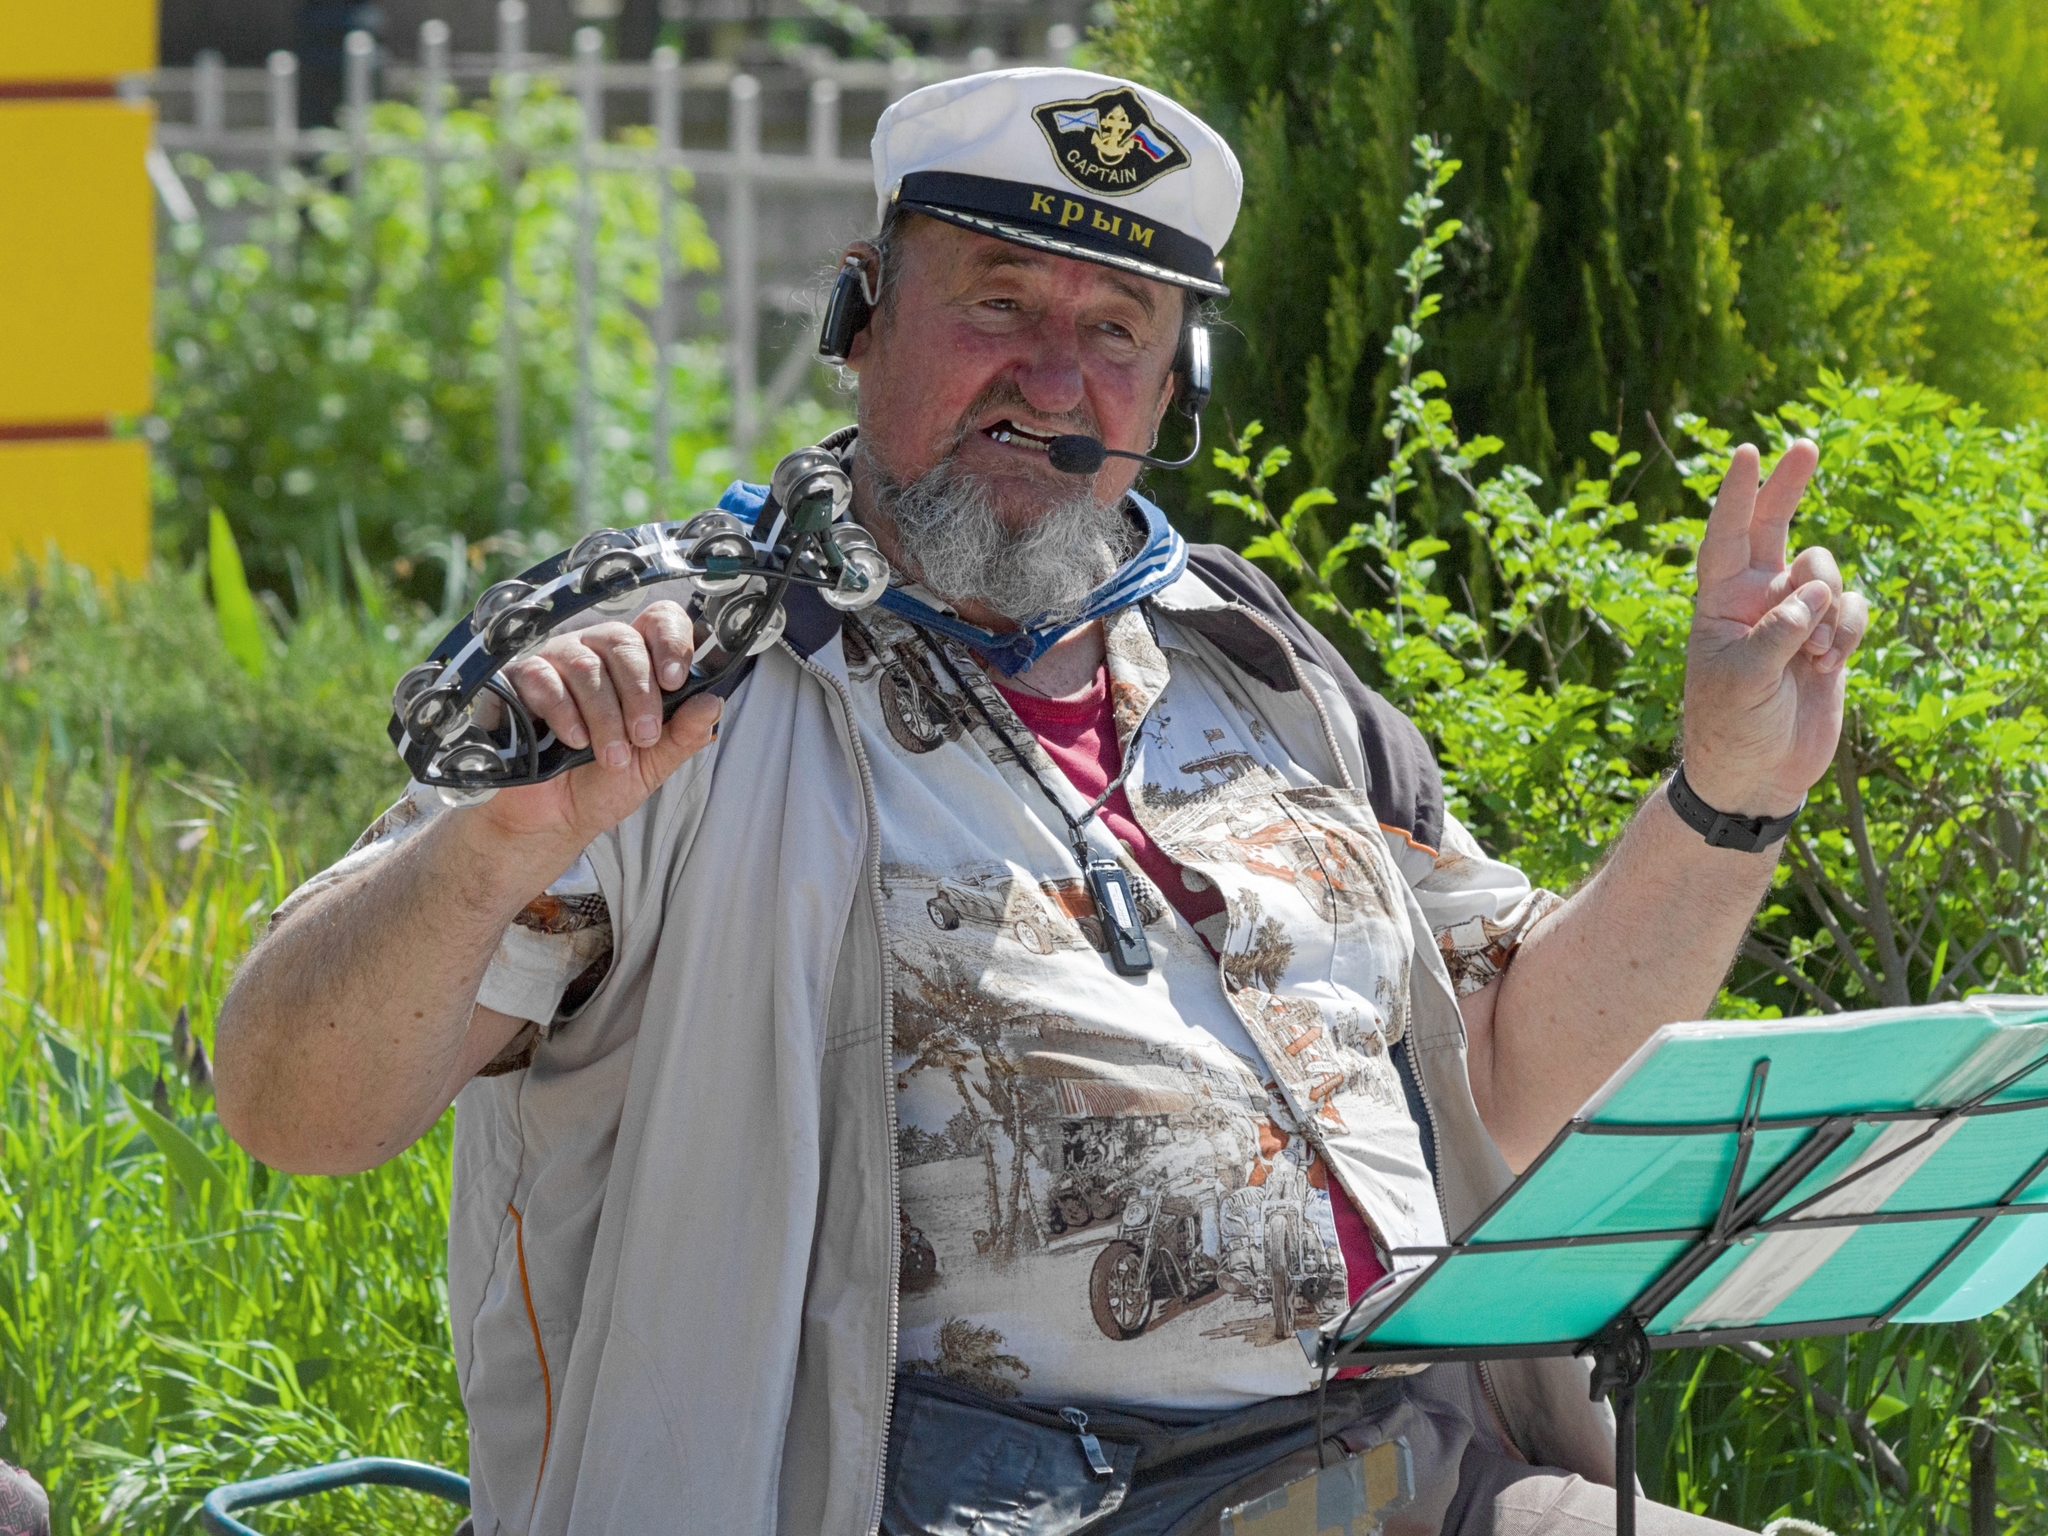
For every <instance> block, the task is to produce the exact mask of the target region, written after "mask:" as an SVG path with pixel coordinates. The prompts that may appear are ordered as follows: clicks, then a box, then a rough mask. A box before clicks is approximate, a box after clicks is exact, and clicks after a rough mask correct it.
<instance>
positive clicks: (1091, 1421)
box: [882, 1374, 1402, 1536]
mask: <svg viewBox="0 0 2048 1536" xmlns="http://www.w3.org/2000/svg"><path fill="white" fill-rule="evenodd" d="M1401 1402H1402V1387H1401V1382H1400V1380H1399V1379H1389V1380H1382V1381H1345V1382H1332V1383H1331V1384H1330V1388H1329V1394H1328V1397H1327V1399H1326V1400H1325V1402H1324V1403H1323V1425H1322V1430H1323V1436H1324V1438H1325V1441H1326V1442H1327V1441H1328V1440H1331V1439H1335V1440H1337V1441H1338V1442H1340V1445H1341V1447H1342V1449H1338V1448H1337V1447H1331V1448H1330V1453H1329V1454H1330V1455H1331V1458H1332V1459H1335V1458H1336V1457H1340V1456H1342V1455H1345V1454H1348V1453H1350V1452H1355V1451H1361V1450H1364V1449H1366V1447H1367V1446H1368V1445H1370V1444H1372V1443H1375V1441H1376V1438H1377V1437H1376V1436H1375V1434H1374V1427H1375V1426H1376V1425H1377V1424H1379V1423H1380V1422H1381V1421H1383V1420H1386V1419H1388V1418H1390V1417H1392V1416H1393V1414H1394V1410H1396V1409H1397V1408H1398V1407H1399V1406H1400V1404H1401ZM1316 1409H1317V1403H1316V1394H1315V1393H1313V1392H1309V1393H1303V1394H1302V1395H1300V1396H1298V1397H1283V1398H1274V1399H1271V1400H1269V1401H1266V1402H1262V1403H1254V1404H1252V1405H1251V1406H1249V1407H1246V1408H1239V1409H1230V1410H1225V1411H1223V1412H1220V1413H1219V1412H1215V1411H1190V1412H1182V1411H1173V1410H1163V1409H1151V1410H1147V1411H1146V1412H1144V1413H1134V1412H1132V1411H1130V1410H1128V1409H1120V1408H1101V1407H1095V1408H1079V1407H1071V1408H1064V1409H1062V1408H1044V1407H1036V1406H1033V1405H1030V1404H1026V1403H1020V1402H1015V1401H1007V1400H1003V1399H998V1398H994V1397H990V1396H988V1395H987V1394H985V1393H982V1392H978V1391H975V1390H974V1389H973V1388H971V1387H965V1386H962V1385H960V1384H959V1383H957V1382H954V1381H950V1380H947V1379H946V1378H944V1377H940V1376H927V1375H921V1374H919V1375H904V1376H899V1377H898V1378H897V1380H896V1415H895V1420H894V1424H893V1427H892V1430H891V1433H890V1436H889V1461H888V1472H887V1488H886V1492H885V1495H884V1498H883V1504H882V1532H883V1536H1078V1533H1081V1532H1088V1533H1091V1536H1197V1533H1201V1532H1209V1531H1214V1530H1216V1529H1217V1528H1218V1522H1219V1521H1220V1519H1221V1517H1222V1513H1223V1511H1224V1510H1225V1509H1226V1508H1231V1507H1233V1506H1238V1505H1242V1504H1244V1503H1246V1502H1247V1501H1248V1500H1253V1499H1257V1498H1259V1497H1261V1496H1262V1495H1265V1494H1269V1493H1272V1492H1273V1491H1275V1490H1278V1489H1282V1488H1284V1487H1285V1486H1286V1485H1287V1484H1289V1483H1291V1482H1293V1481H1295V1480H1297V1479H1299V1478H1301V1477H1303V1476H1305V1475H1308V1474H1311V1473H1313V1472H1314V1471H1315V1468H1316V1464H1317V1456H1316Z"/></svg>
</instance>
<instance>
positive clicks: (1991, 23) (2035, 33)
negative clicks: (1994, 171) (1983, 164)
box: [1958, 0, 2048, 228]
mask: <svg viewBox="0 0 2048 1536" xmlns="http://www.w3.org/2000/svg"><path fill="white" fill-rule="evenodd" d="M1958 43H1959V48H1960V52H1961V54H1962V57H1963V59H1964V61H1965V62H1967V63H1968V64H1969V66H1970V68H1971V69H1972V70H1973V71H1975V72H1976V74H1977V75H1978V76H1979V77H1980V78H1982V79H1985V80H1989V81H1991V82H1992V84H1993V85H1995V86H1996V87H1997V90H1998V95H1997V99H1996V101H1994V103H1993V110H1994V111H1995V112H1996V113H1997V114H1998V127H1999V131H2000V132H2001V133H2002V134H2004V136H2005V142H2006V143H2007V144H2008V145H2010V146H2012V147H2013V148H2015V149H2019V150H2022V151H2024V152H2027V153H2029V154H2031V155H2032V156H2033V157H2034V164H2033V168H2034V211H2035V213H2036V214H2037V215H2042V216H2044V217H2048V179H2044V178H2043V176H2042V174H2041V172H2042V169H2043V167H2042V159H2043V157H2044V156H2048V16H2044V15H2042V13H2041V8H2040V6H2038V5H2037V4H2035V3H2034V0H1963V3H1962V29H1961V35H1960V37H1959V39H1958ZM2036 227H2037V228H2038V227H2041V226H2036Z"/></svg>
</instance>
